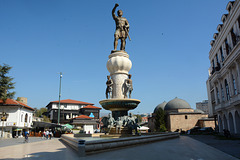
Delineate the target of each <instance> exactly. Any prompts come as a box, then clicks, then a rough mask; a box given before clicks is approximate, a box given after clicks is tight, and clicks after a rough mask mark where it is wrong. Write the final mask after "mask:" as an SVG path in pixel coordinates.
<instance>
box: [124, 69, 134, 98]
mask: <svg viewBox="0 0 240 160" xmlns="http://www.w3.org/2000/svg"><path fill="white" fill-rule="evenodd" d="M131 77H132V75H131V74H129V75H128V79H126V80H125V86H126V91H125V93H124V98H127V97H129V98H131V94H132V90H133V86H132V80H131ZM127 95H128V96H127Z"/></svg>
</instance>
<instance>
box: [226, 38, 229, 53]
mask: <svg viewBox="0 0 240 160" xmlns="http://www.w3.org/2000/svg"><path fill="white" fill-rule="evenodd" d="M225 50H226V53H227V55H228V54H229V52H230V48H229V45H228V41H227V39H226V40H225Z"/></svg>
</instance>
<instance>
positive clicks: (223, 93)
mask: <svg viewBox="0 0 240 160" xmlns="http://www.w3.org/2000/svg"><path fill="white" fill-rule="evenodd" d="M221 92H222V101H225V99H224V91H223V87H222V85H221Z"/></svg>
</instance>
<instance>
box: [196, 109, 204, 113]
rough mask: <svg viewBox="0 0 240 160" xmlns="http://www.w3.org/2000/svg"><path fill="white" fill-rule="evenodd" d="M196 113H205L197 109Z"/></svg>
mask: <svg viewBox="0 0 240 160" xmlns="http://www.w3.org/2000/svg"><path fill="white" fill-rule="evenodd" d="M194 112H195V113H204V112H203V111H202V110H201V109H195V110H194Z"/></svg>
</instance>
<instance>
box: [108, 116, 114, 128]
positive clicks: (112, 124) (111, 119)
mask: <svg viewBox="0 0 240 160" xmlns="http://www.w3.org/2000/svg"><path fill="white" fill-rule="evenodd" d="M114 125H115V120H114V118H113V117H112V114H111V113H109V115H108V128H112V127H114Z"/></svg>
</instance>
